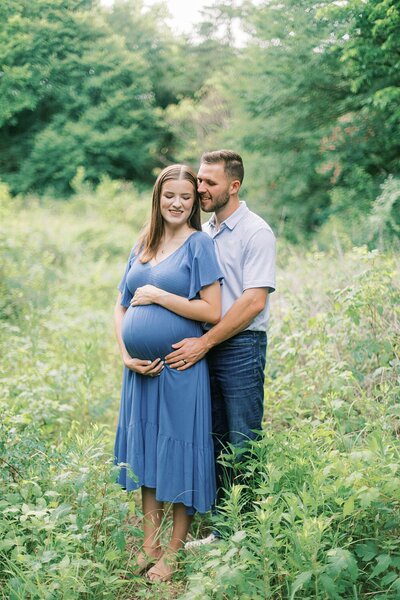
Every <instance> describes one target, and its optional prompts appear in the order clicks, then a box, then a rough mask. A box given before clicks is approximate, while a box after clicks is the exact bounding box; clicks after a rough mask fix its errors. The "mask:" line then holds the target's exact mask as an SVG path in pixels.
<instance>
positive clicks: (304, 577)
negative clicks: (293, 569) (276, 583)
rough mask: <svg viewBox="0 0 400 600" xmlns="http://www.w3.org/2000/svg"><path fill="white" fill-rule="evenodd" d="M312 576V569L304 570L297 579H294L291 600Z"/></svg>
mask: <svg viewBox="0 0 400 600" xmlns="http://www.w3.org/2000/svg"><path fill="white" fill-rule="evenodd" d="M311 577H312V571H303V573H300V574H299V575H297V577H296V579H295V580H294V581H293V584H292V593H291V595H290V600H293V598H294V597H295V594H296V592H298V591H299V590H300V589H302V588H303V587H304V586H305V585H306V583H308V582H309V581H310V579H311Z"/></svg>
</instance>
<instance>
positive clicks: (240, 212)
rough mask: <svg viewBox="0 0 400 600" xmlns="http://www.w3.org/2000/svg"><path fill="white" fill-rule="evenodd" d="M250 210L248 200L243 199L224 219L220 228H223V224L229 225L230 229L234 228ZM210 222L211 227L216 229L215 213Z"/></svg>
mask: <svg viewBox="0 0 400 600" xmlns="http://www.w3.org/2000/svg"><path fill="white" fill-rule="evenodd" d="M248 211H249V209H248V208H247V204H246V202H244V201H243V200H241V201H240V206H239V207H238V208H237V209H236V210H235V211H234V212H233V213H232V214H231V215H230V216H229V217H228V218H227V219H225V221H222V223H221V225H220V228H219V229H220V230H221V229H222V226H223V225H225V226H226V227H228V229H230V230H232V229H234V228H235V227H236V225H237V224H238V223H239V221H240V220H241V219H242V218H243V217H244V215H245V214H246V213H247V212H248ZM208 224H209V225H210V227H212V228H213V229H215V214H214V215H213V216H212V217H211V219H210V220H209V221H208Z"/></svg>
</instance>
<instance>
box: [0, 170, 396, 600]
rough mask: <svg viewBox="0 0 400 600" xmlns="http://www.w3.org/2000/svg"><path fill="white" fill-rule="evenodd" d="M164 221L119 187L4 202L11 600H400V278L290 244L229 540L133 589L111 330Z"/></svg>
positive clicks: (3, 515)
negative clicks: (139, 261)
mask: <svg viewBox="0 0 400 600" xmlns="http://www.w3.org/2000/svg"><path fill="white" fill-rule="evenodd" d="M147 210H148V199H147V197H146V196H145V195H141V194H139V193H137V192H136V191H135V190H134V189H133V188H131V187H129V186H125V185H122V184H119V183H113V182H110V181H108V180H104V181H103V182H102V183H101V185H100V186H99V188H98V189H97V191H96V193H94V192H93V191H91V190H90V189H85V188H81V189H79V190H78V193H77V196H76V197H74V198H73V199H72V200H71V201H69V202H65V203H63V202H54V201H51V200H41V201H39V200H38V199H36V198H24V199H14V200H12V199H11V198H10V197H9V196H8V194H7V190H6V189H5V188H4V187H1V188H0V217H1V223H2V224H1V229H0V245H1V256H2V266H1V267H0V269H1V279H0V281H1V283H0V310H1V318H0V348H1V354H2V374H1V384H2V385H1V392H0V412H1V416H0V474H1V495H0V565H1V566H0V590H1V592H0V598H1V597H2V598H4V599H5V598H7V599H10V600H22V599H24V600H25V599H31V600H39V599H40V600H53V599H54V600H56V599H57V600H58V599H60V598H63V599H64V598H65V599H68V600H70V599H71V600H73V599H75V598H77V599H78V598H79V599H81V598H87V599H100V598H110V599H111V598H113V599H118V600H119V599H121V600H122V599H123V600H127V599H134V598H135V599H136V598H160V599H161V598H162V599H168V598H181V599H182V600H184V599H186V600H189V599H190V600H196V599H199V600H200V599H201V600H205V599H212V600H225V599H235V598H240V599H241V600H242V599H244V600H246V599H247V600H259V599H264V598H271V599H274V600H275V599H276V600H278V599H295V598H296V599H297V598H299V599H300V598H302V599H306V598H309V599H331V598H332V599H340V598H343V599H346V600H349V599H350V598H354V599H357V600H360V599H365V600H366V599H369V598H374V599H377V600H391V599H395V598H398V597H400V549H399V544H398V537H399V529H400V518H399V508H400V476H399V447H400V445H399V432H400V410H399V402H398V399H399V397H400V393H399V392H400V383H399V382H400V367H399V365H400V361H399V345H400V344H399V331H400V327H399V288H400V285H399V275H398V273H399V258H398V256H397V255H396V254H394V253H391V252H390V251H386V252H383V251H379V252H378V251H376V250H371V249H368V248H367V247H357V248H349V249H342V248H337V247H335V249H334V250H329V251H324V252H322V251H321V250H320V249H319V248H317V247H315V248H311V249H299V248H297V247H296V248H293V247H289V246H285V245H284V244H283V243H282V242H281V243H280V248H279V261H280V266H279V277H278V291H277V293H276V294H274V296H273V297H272V307H271V308H272V323H271V329H270V334H269V349H268V360H267V371H266V385H265V392H266V393H265V422H264V433H263V436H262V438H261V439H260V440H259V441H257V442H254V443H253V444H252V446H251V451H250V453H249V456H248V457H247V458H246V460H244V461H242V462H241V464H242V466H241V472H240V474H239V473H238V476H237V480H236V482H235V485H234V487H233V489H232V491H231V493H230V495H229V496H228V498H227V501H226V504H225V505H224V507H223V511H222V517H223V519H222V520H221V522H220V523H219V525H220V527H221V529H223V531H224V539H223V541H222V542H221V543H220V544H219V545H218V546H217V547H215V546H211V547H210V548H208V549H202V550H201V551H200V552H197V553H192V554H187V555H185V556H182V561H181V570H180V573H179V574H178V575H177V576H176V577H175V578H174V581H173V583H172V584H159V585H155V586H154V585H152V586H150V585H149V584H147V583H146V582H145V581H144V580H143V578H132V577H131V576H129V561H130V558H131V556H132V554H134V553H135V551H136V548H137V547H138V546H139V545H140V539H141V537H140V527H139V522H140V508H139V503H138V495H137V494H136V495H132V496H130V497H127V496H126V495H125V493H124V492H123V491H122V490H121V489H120V488H119V487H118V486H117V485H116V484H115V468H114V467H113V465H112V460H111V457H112V445H113V439H114V432H115V425H116V420H117V413H118V404H119V390H120V379H121V371H122V366H121V361H120V358H119V356H118V351H117V346H116V342H115V340H114V335H113V331H112V310H113V305H114V302H115V298H116V286H117V283H118V280H119V278H120V276H121V273H122V271H123V268H124V264H125V261H126V258H127V256H128V254H129V249H130V247H131V245H132V244H133V242H134V240H135V238H136V236H137V234H138V231H139V230H140V228H141V226H142V225H143V222H144V220H145V217H146V214H147ZM224 460H225V461H226V463H227V464H233V465H237V463H238V457H237V456H236V454H235V451H233V452H232V453H231V454H230V455H227V456H226V457H225V458H224ZM208 526H209V520H208V518H199V517H197V518H196V520H195V524H194V534H195V535H198V534H199V535H200V534H201V533H203V532H204V531H205V530H206V529H207V527H208ZM168 527H169V521H168V519H167V520H166V523H165V532H167V528H168ZM250 581H251V586H250V585H249V582H250Z"/></svg>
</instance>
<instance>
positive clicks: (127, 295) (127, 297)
mask: <svg viewBox="0 0 400 600" xmlns="http://www.w3.org/2000/svg"><path fill="white" fill-rule="evenodd" d="M135 248H136V246H135V247H134V248H132V250H131V253H130V255H129V259H128V262H127V263H126V267H125V273H124V275H123V277H122V279H121V281H120V282H119V284H118V290H119V291H120V292H121V306H124V307H125V308H129V306H130V302H131V300H132V297H133V296H132V294H131V292H130V290H129V288H128V286H127V283H126V279H127V277H128V273H129V271H130V269H131V266H132V265H133V263H134V261H135V259H136V254H135Z"/></svg>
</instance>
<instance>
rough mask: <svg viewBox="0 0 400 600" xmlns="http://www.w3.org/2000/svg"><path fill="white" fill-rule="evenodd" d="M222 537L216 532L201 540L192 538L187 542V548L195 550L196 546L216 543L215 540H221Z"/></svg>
mask: <svg viewBox="0 0 400 600" xmlns="http://www.w3.org/2000/svg"><path fill="white" fill-rule="evenodd" d="M220 539H221V538H220V537H219V536H218V535H217V534H216V533H214V532H213V533H210V535H209V536H208V537H206V538H203V539H201V540H191V541H190V542H186V544H185V550H195V549H196V548H200V546H206V545H207V544H215V542H219V540H220Z"/></svg>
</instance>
